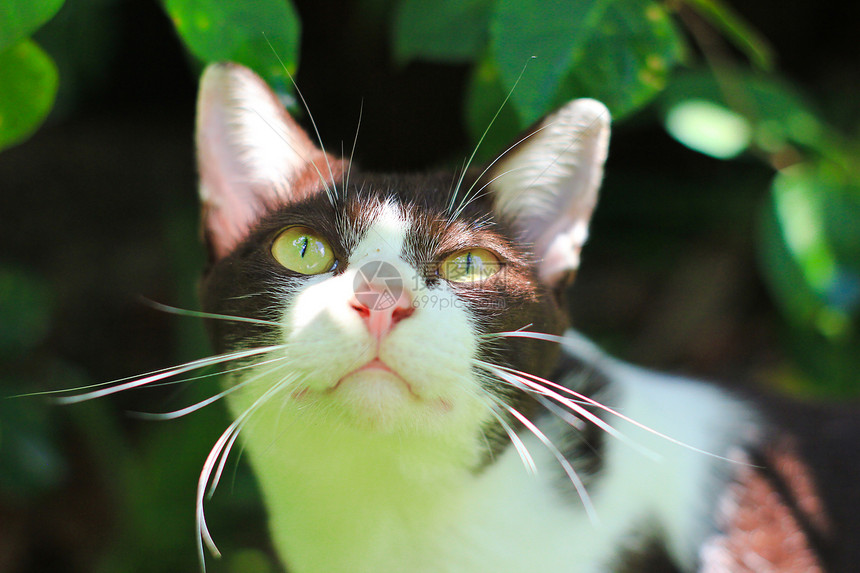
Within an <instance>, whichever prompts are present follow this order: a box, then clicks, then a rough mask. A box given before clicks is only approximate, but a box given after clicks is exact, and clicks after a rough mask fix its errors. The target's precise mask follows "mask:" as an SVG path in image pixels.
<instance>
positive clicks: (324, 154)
mask: <svg viewBox="0 0 860 573" xmlns="http://www.w3.org/2000/svg"><path fill="white" fill-rule="evenodd" d="M263 37H264V38H266V43H267V44H269V48H271V50H272V53H274V54H275V57H276V58H277V59H278V63H279V64H281V68H283V70H284V73H285V74H287V77H288V78H290V81H291V82H292V83H293V87H295V88H296V93H297V94H298V95H299V99H301V100H302V105H303V106H304V108H305V111H306V112H308V117H309V118H310V120H311V125H312V126H313V128H314V133H315V134H316V136H317V142H318V143H319V144H320V149H322V152H323V157H325V163H326V167H328V174H329V176H330V177H331V186H332V189H334V197H332V196H331V195H329V200H330V201H331V202H332V204H334V199H335V197H336V196H337V183H335V181H334V172H333V171H332V169H331V163H330V162H329V160H328V153H326V151H325V145H324V144H323V140H322V137H321V136H320V131H319V129H318V128H317V122H316V120H315V119H314V114H313V113H312V112H311V108H310V106H308V102H307V101H306V100H305V96H304V95H303V94H302V90H301V89H299V84H297V83H296V80H295V79H294V78H293V74H291V73H290V71H289V70H288V69H287V66H286V64H284V61H283V60H282V59H281V56H280V54H278V52H277V51H276V50H275V47H274V46H272V43H271V42H270V41H269V38H268V37H267V36H266V34H265V33H263Z"/></svg>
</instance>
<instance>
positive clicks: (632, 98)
mask: <svg viewBox="0 0 860 573" xmlns="http://www.w3.org/2000/svg"><path fill="white" fill-rule="evenodd" d="M491 38H492V39H491V47H492V56H493V58H494V59H495V61H496V63H497V65H498V68H499V71H500V73H501V77H502V81H503V86H504V87H505V88H506V89H509V88H510V87H511V86H513V84H514V82H515V81H516V79H517V78H518V77H519V75H520V72H521V71H522V69H523V66H524V64H525V63H526V62H527V61H528V59H529V57H530V56H535V57H536V58H535V59H534V60H533V61H531V62H529V64H528V68H527V70H526V73H525V74H524V75H523V79H522V81H521V83H520V85H519V86H518V88H517V89H516V90H515V91H514V93H513V101H514V104H515V106H516V109H517V111H518V113H519V115H520V118H521V120H522V123H523V124H524V125H527V124H529V123H531V122H533V121H535V120H537V119H538V118H540V117H541V116H543V115H544V114H546V113H548V112H549V111H551V110H552V108H554V107H557V106H558V105H560V104H561V103H563V102H564V101H566V100H568V99H572V98H574V97H582V96H589V97H594V98H597V99H600V100H601V101H603V102H604V103H606V104H607V106H608V107H609V109H610V111H611V112H612V114H613V116H614V117H616V118H618V117H621V116H623V115H625V114H628V113H630V112H632V111H634V110H635V109H637V108H639V107H641V106H642V105H644V104H645V103H647V102H648V101H649V100H650V99H651V98H652V97H653V96H654V95H655V94H657V93H658V92H659V91H660V90H662V89H663V87H664V85H665V83H666V77H667V74H668V72H669V70H670V69H671V68H672V66H673V65H674V64H675V63H676V62H677V60H678V59H679V58H680V56H681V52H682V43H681V40H680V37H679V35H678V33H677V31H676V30H675V27H674V24H673V23H672V21H671V19H670V18H669V17H668V15H667V14H666V13H665V11H664V10H663V8H662V7H661V6H660V5H659V4H656V3H654V2H650V1H648V0H628V1H625V2H614V1H612V0H565V1H562V2H541V1H538V0H532V1H523V2H520V1H513V0H505V1H502V2H500V3H499V5H498V7H497V10H496V12H495V13H494V18H493V22H492V25H491Z"/></svg>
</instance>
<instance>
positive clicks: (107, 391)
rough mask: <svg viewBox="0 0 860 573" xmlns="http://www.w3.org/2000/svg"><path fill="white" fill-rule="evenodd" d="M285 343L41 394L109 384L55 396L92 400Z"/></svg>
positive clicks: (68, 400)
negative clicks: (90, 390) (81, 391)
mask: <svg viewBox="0 0 860 573" xmlns="http://www.w3.org/2000/svg"><path fill="white" fill-rule="evenodd" d="M286 347H287V345H286V344H277V345H275V346H264V347H261V348H251V349H249V350H240V351H238V352H229V353H227V354H220V355H218V356H210V357H208V358H200V359H199V360H194V361H192V362H188V363H186V364H184V365H181V366H176V367H172V368H164V369H162V370H156V371H155V372H153V373H150V374H145V375H143V377H138V376H131V377H129V378H121V379H120V380H114V381H110V382H103V383H100V384H93V385H90V386H84V387H82V388H71V389H68V390H58V391H55V392H43V394H48V393H59V392H77V391H80V390H85V389H87V388H95V387H102V386H109V387H108V388H102V389H101V390H94V391H92V392H85V393H83V394H78V395H75V396H61V397H59V398H55V401H56V403H58V404H77V403H78V402H84V401H86V400H92V399H94V398H101V397H103V396H109V395H111V394H116V393H117V392H123V391H125V390H131V389H132V388H139V387H141V386H146V385H148V384H152V383H153V382H158V381H159V380H164V379H165V378H171V377H173V376H176V375H177V374H184V373H185V372H190V371H192V370H197V369H198V368H203V367H204V366H211V365H213V364H220V363H222V362H229V361H231V360H239V359H241V358H249V357H251V356H256V355H258V354H265V353H267V352H272V351H275V350H281V349H283V348H286ZM124 380H129V381H128V382H125V383H123V384H116V382H122V381H124ZM112 384H116V385H112Z"/></svg>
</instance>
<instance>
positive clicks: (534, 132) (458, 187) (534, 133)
mask: <svg viewBox="0 0 860 573" xmlns="http://www.w3.org/2000/svg"><path fill="white" fill-rule="evenodd" d="M517 81H519V80H517ZM506 101H507V100H506ZM503 105H504V104H503ZM499 111H501V110H499ZM549 127H550V126H549V125H544V126H542V127H539V128H537V129H536V130H534V131H533V132H531V133H528V134H526V135H525V136H523V137H521V138H520V139H519V140H517V141H515V142H514V143H513V144H512V145H510V146H509V147H508V148H507V149H505V150H504V151H503V152H502V153H500V154H499V155H498V157H496V158H495V159H493V160H492V161H491V162H490V164H489V165H487V166H486V167H485V168H484V170H483V171H481V174H480V175H478V177H476V178H475V181H474V182H473V183H472V185H471V186H469V189H468V190H467V191H466V193H464V194H463V198H462V199H461V200H460V204H459V206H458V207H457V210H456V211H455V212H456V213H457V215H458V216H459V214H460V213H461V212H462V211H463V208H464V205H463V202H464V201H465V200H466V199H467V198H468V197H469V193H471V192H472V189H474V188H475V185H477V184H478V181H480V180H481V178H482V177H483V176H484V175H486V174H487V171H489V170H490V169H492V167H493V165H495V164H496V163H498V162H499V161H501V160H502V159H503V158H504V157H505V156H506V155H507V154H508V152H510V151H511V150H512V149H514V148H515V147H516V146H518V145H519V144H521V143H522V142H524V141H526V140H527V139H529V138H531V137H533V136H535V135H537V134H538V133H540V132H541V131H543V130H545V129H547V128H549ZM478 145H480V142H479V143H478ZM476 151H477V150H476ZM520 169H525V167H522V168H520ZM463 173H464V174H465V171H464V172H463ZM508 173H509V172H508ZM496 179H498V177H493V181H495V180H496ZM462 180H463V178H462V177H460V181H459V182H458V183H457V191H459V189H460V184H461V183H462ZM490 183H492V181H491V182H490ZM457 191H455V193H456V192H457ZM451 207H453V202H452V205H451ZM453 218H456V216H455V217H453Z"/></svg>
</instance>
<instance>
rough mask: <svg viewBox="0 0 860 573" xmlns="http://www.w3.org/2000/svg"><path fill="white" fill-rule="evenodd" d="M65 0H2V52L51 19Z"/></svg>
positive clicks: (0, 36)
mask: <svg viewBox="0 0 860 573" xmlns="http://www.w3.org/2000/svg"><path fill="white" fill-rule="evenodd" d="M62 5H63V0H0V52H2V51H3V50H5V49H7V48H9V47H10V46H12V45H13V44H15V43H17V42H19V41H21V40H23V39H24V38H26V37H28V36H30V35H31V34H32V33H33V32H35V31H36V30H38V29H39V27H40V26H41V25H42V24H44V23H45V22H47V21H48V20H50V19H51V18H52V17H53V16H54V14H56V13H57V10H59V9H60V6H62Z"/></svg>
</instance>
